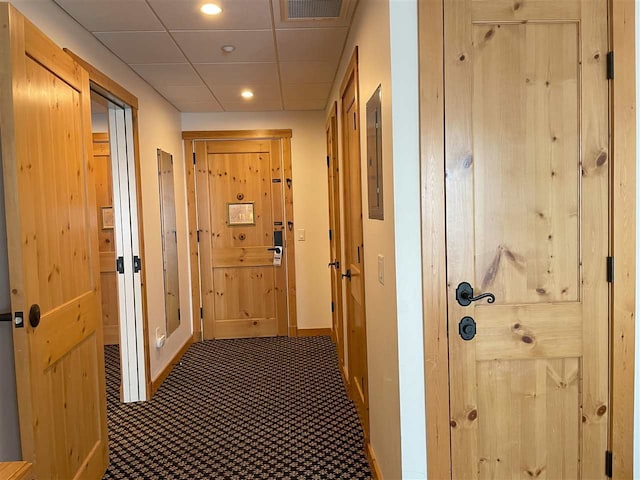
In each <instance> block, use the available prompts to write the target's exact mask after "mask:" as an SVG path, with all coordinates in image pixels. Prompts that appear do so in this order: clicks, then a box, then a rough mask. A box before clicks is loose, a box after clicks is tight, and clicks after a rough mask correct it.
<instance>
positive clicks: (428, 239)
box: [418, 0, 451, 478]
mask: <svg viewBox="0 0 640 480" xmlns="http://www.w3.org/2000/svg"><path fill="white" fill-rule="evenodd" d="M418 22H419V29H418V31H419V51H420V59H419V60H420V67H419V73H420V92H421V94H420V96H421V98H420V156H421V158H420V164H421V165H420V170H421V173H420V176H421V178H420V183H421V185H420V189H421V196H422V282H423V312H424V313H423V315H424V318H423V324H424V352H425V355H424V372H425V390H426V392H425V410H426V420H427V422H426V430H427V445H428V448H427V474H428V476H429V477H430V478H451V446H450V442H451V436H450V430H449V345H448V342H447V288H446V286H447V276H446V272H447V270H446V268H447V266H446V224H445V204H444V199H445V193H444V188H445V179H444V168H443V165H444V163H445V158H444V26H443V25H444V10H443V2H442V0H419V3H418Z"/></svg>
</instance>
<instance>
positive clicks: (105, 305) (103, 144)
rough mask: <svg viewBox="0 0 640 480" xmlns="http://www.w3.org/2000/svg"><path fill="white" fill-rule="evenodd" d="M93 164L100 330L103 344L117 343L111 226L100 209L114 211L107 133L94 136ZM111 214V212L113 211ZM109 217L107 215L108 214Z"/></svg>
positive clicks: (113, 249) (117, 331) (113, 246)
mask: <svg viewBox="0 0 640 480" xmlns="http://www.w3.org/2000/svg"><path fill="white" fill-rule="evenodd" d="M93 165H94V168H95V180H96V203H97V208H96V215H97V218H98V248H99V251H100V290H101V292H102V296H101V298H102V331H103V337H104V344H105V345H118V344H120V323H119V317H118V279H117V274H118V272H117V270H116V250H115V248H116V244H115V239H114V229H113V224H112V223H108V224H107V225H104V220H105V217H104V211H103V209H105V208H106V209H107V210H108V209H109V208H111V209H113V180H112V178H111V152H110V147H109V134H108V133H94V134H93ZM112 211H113V210H112ZM107 216H108V215H107Z"/></svg>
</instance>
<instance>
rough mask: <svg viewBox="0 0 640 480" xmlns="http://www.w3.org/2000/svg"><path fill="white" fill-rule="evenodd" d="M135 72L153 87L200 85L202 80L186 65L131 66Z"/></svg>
mask: <svg viewBox="0 0 640 480" xmlns="http://www.w3.org/2000/svg"><path fill="white" fill-rule="evenodd" d="M131 68H133V69H134V70H135V71H136V72H138V73H139V74H140V76H142V78H144V79H145V80H146V81H147V82H149V83H150V84H151V85H153V86H154V87H158V86H163V85H164V86H168V85H173V86H194V85H202V80H201V79H200V77H198V74H197V73H196V71H195V70H194V68H193V67H192V66H191V65H189V64H188V63H182V64H175V63H161V64H151V65H135V64H134V65H131Z"/></svg>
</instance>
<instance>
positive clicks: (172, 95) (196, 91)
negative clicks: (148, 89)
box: [158, 85, 215, 102]
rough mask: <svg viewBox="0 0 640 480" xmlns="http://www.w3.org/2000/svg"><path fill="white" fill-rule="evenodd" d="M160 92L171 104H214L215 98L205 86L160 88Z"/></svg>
mask: <svg viewBox="0 0 640 480" xmlns="http://www.w3.org/2000/svg"><path fill="white" fill-rule="evenodd" d="M158 91H159V92H160V93H161V94H162V95H163V96H164V97H165V98H166V99H167V100H169V101H170V102H174V101H175V102H200V101H202V102H206V101H210V102H214V101H215V98H214V97H213V95H212V94H211V92H210V91H209V89H208V88H207V87H205V86H204V85H198V86H191V87H184V86H183V87H179V86H164V87H158Z"/></svg>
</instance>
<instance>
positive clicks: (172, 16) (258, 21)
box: [149, 0, 271, 30]
mask: <svg viewBox="0 0 640 480" xmlns="http://www.w3.org/2000/svg"><path fill="white" fill-rule="evenodd" d="M202 3H203V2H202V0H181V1H176V0H149V4H150V5H151V7H152V8H153V10H154V11H155V12H156V13H157V14H158V16H159V17H160V19H161V20H162V22H163V23H164V24H165V26H166V27H167V28H168V29H169V30H258V29H269V30H270V29H271V10H270V8H269V0H218V1H215V2H213V3H215V4H216V5H218V6H219V7H221V8H222V13H221V14H219V15H203V14H202V13H201V12H200V6H201V5H202Z"/></svg>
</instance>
